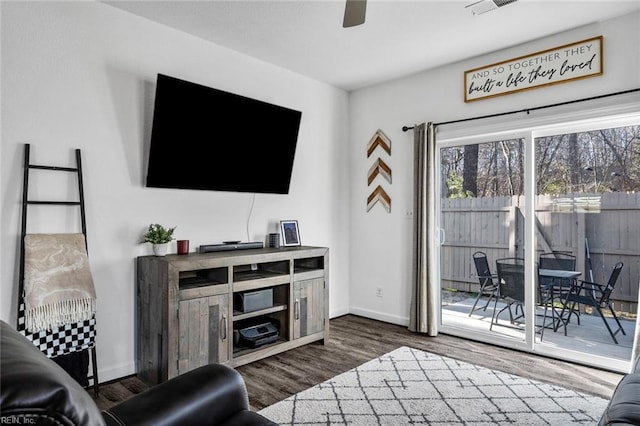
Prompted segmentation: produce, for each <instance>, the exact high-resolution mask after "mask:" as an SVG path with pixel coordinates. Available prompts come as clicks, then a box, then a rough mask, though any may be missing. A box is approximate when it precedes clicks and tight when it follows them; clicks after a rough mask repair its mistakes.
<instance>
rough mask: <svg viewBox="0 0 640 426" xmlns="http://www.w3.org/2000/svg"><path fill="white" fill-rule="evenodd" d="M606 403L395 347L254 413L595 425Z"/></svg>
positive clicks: (316, 419) (320, 419)
mask: <svg viewBox="0 0 640 426" xmlns="http://www.w3.org/2000/svg"><path fill="white" fill-rule="evenodd" d="M607 403H608V401H607V400H606V399H603V398H599V397H596V396H591V395H587V394H584V393H580V392H575V391H573V390H569V389H565V388H562V387H559V386H556V385H550V384H546V383H542V382H538V381H535V380H530V379H526V378H523V377H519V376H515V375H513V374H507V373H503V372H499V371H494V370H490V369H487V368H484V367H480V366H477V365H474V364H469V363H466V362H461V361H458V360H455V359H452V358H447V357H444V356H440V355H435V354H432V353H428V352H423V351H420V350H417V349H412V348H408V347H401V348H398V349H396V350H394V351H392V352H389V353H388V354H386V355H383V356H381V357H379V358H376V359H374V360H372V361H369V362H367V363H365V364H362V365H361V366H359V367H356V368H354V369H352V370H349V371H347V372H345V373H343V374H340V375H338V376H336V377H334V378H332V379H329V380H327V381H326V382H324V383H321V384H319V385H316V386H314V387H312V388H309V389H307V390H305V391H302V392H300V393H298V394H296V395H293V396H291V397H289V398H287V399H285V400H283V401H280V402H278V403H276V404H274V405H271V406H269V407H266V408H264V409H262V410H261V411H260V414H262V415H263V416H265V417H267V418H269V419H271V420H272V421H274V422H276V423H278V424H280V425H363V426H372V425H474V426H476V425H503V424H511V425H518V426H520V425H554V426H555V425H558V426H564V425H570V424H580V425H596V424H597V423H598V420H599V419H600V416H601V415H602V413H603V412H604V409H605V407H606V406H607Z"/></svg>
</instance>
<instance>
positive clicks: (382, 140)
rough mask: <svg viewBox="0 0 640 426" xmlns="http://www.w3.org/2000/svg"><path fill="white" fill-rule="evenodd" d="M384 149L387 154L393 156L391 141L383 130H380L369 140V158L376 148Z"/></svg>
mask: <svg viewBox="0 0 640 426" xmlns="http://www.w3.org/2000/svg"><path fill="white" fill-rule="evenodd" d="M378 147H380V148H382V149H383V150H384V151H385V152H386V153H387V154H389V155H391V141H390V140H389V138H388V137H387V135H385V134H384V133H383V132H382V130H380V129H378V130H377V131H376V132H375V133H374V134H373V137H372V138H371V140H369V144H368V145H367V158H369V157H371V154H372V153H373V151H375V150H376V148H378Z"/></svg>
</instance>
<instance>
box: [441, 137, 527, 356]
mask: <svg viewBox="0 0 640 426" xmlns="http://www.w3.org/2000/svg"><path fill="white" fill-rule="evenodd" d="M439 153H440V155H439V160H440V170H441V175H440V202H441V204H440V210H439V212H440V226H441V228H442V233H443V234H444V235H445V238H444V242H442V244H441V246H440V279H441V293H440V294H441V302H442V303H441V306H442V324H443V325H445V326H449V327H452V328H456V329H459V330H462V331H464V332H467V333H471V334H473V335H482V336H484V338H485V339H486V340H489V341H496V340H504V341H508V342H509V343H510V344H516V345H525V343H526V339H525V336H526V321H527V320H528V316H527V315H524V314H525V309H526V301H525V299H526V291H525V273H524V242H525V235H524V231H525V226H524V224H525V215H524V214H523V213H524V208H525V196H524V190H525V187H524V183H525V171H524V164H525V163H524V160H525V153H524V138H522V137H519V136H518V135H506V136H503V137H501V138H498V139H488V140H482V139H475V138H471V139H469V140H464V141H456V142H455V143H452V144H442V146H441V147H440V150H439ZM500 280H502V286H500V285H499V284H500Z"/></svg>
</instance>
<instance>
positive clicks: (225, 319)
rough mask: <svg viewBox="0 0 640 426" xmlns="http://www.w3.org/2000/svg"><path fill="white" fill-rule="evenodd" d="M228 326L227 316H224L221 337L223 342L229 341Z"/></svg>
mask: <svg viewBox="0 0 640 426" xmlns="http://www.w3.org/2000/svg"><path fill="white" fill-rule="evenodd" d="M227 325H228V324H227V315H226V314H222V333H220V335H221V340H222V341H223V342H224V341H225V340H227Z"/></svg>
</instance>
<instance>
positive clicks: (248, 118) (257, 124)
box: [146, 74, 302, 194]
mask: <svg viewBox="0 0 640 426" xmlns="http://www.w3.org/2000/svg"><path fill="white" fill-rule="evenodd" d="M301 118H302V113H301V112H300V111H296V110H293V109H289V108H285V107H282V106H278V105H274V104H270V103H267V102H263V101H259V100H256V99H251V98H248V97H244V96H240V95H237V94H233V93H229V92H225V91H222V90H218V89H214V88H211V87H207V86H203V85H200V84H196V83H193V82H189V81H185V80H180V79H178V78H175V77H171V76H168V75H164V74H158V77H157V82H156V95H155V105H154V111H153V124H152V129H151V142H150V149H149V161H148V168H147V179H146V186H147V187H154V188H181V189H201V190H212V191H232V192H254V193H273V194H288V193H289V184H290V182H291V172H292V169H293V160H294V156H295V151H296V144H297V141H298V130H299V128H300V120H301Z"/></svg>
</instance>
